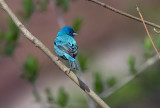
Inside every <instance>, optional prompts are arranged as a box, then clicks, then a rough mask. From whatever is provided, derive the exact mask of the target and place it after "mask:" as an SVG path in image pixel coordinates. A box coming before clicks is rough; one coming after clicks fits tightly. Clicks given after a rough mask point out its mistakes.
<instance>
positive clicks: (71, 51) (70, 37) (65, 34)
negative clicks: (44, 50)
mask: <svg viewBox="0 0 160 108" xmlns="http://www.w3.org/2000/svg"><path fill="white" fill-rule="evenodd" d="M75 35H77V33H76V32H74V30H73V29H72V28H71V27H69V26H65V27H64V28H62V29H61V30H60V31H59V32H58V34H57V37H56V38H55V41H54V50H55V52H56V53H57V55H58V56H59V57H62V58H63V59H65V60H69V62H70V69H76V70H79V66H78V64H77V62H76V59H75V58H76V56H77V50H78V47H77V44H76V41H75V40H74V36H75Z"/></svg>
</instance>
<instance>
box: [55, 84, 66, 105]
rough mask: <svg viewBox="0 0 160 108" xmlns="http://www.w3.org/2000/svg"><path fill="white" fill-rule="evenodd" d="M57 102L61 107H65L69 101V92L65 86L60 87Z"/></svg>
mask: <svg viewBox="0 0 160 108" xmlns="http://www.w3.org/2000/svg"><path fill="white" fill-rule="evenodd" d="M57 103H58V105H60V106H61V107H65V106H66V105H67V103H68V94H67V92H66V91H65V90H64V88H63V87H60V88H59V90H58V97H57Z"/></svg>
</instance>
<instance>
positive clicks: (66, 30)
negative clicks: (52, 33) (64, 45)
mask: <svg viewBox="0 0 160 108" xmlns="http://www.w3.org/2000/svg"><path fill="white" fill-rule="evenodd" d="M64 34H66V35H69V36H71V37H73V38H74V36H75V35H77V33H76V32H74V30H73V29H72V28H71V27H69V26H65V27H63V28H62V29H61V30H60V31H59V32H58V35H64Z"/></svg>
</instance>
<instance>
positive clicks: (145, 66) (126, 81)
mask: <svg viewBox="0 0 160 108" xmlns="http://www.w3.org/2000/svg"><path fill="white" fill-rule="evenodd" d="M158 60H159V58H158V56H157V55H156V56H154V57H152V58H150V59H148V60H147V61H146V62H145V63H144V64H143V65H141V67H139V68H138V69H137V72H136V74H135V75H131V76H129V77H128V78H126V79H124V80H123V81H122V82H120V83H119V84H118V85H117V86H115V87H113V88H111V89H109V90H107V91H106V92H103V93H102V94H100V97H102V98H107V97H109V96H111V95H112V94H113V93H115V92H116V91H118V90H119V89H121V88H122V87H124V86H125V85H126V84H128V83H129V82H130V81H132V80H133V79H135V78H136V77H137V76H138V75H139V74H141V73H142V72H144V71H145V70H146V69H147V67H149V66H151V65H153V64H154V63H156V62H157V61H158Z"/></svg>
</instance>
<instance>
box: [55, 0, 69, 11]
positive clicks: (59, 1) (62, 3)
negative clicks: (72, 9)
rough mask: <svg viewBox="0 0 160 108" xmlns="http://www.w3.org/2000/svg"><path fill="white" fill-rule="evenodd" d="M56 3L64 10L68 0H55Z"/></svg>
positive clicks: (66, 9) (67, 7) (66, 8)
mask: <svg viewBox="0 0 160 108" xmlns="http://www.w3.org/2000/svg"><path fill="white" fill-rule="evenodd" d="M56 5H57V6H58V7H61V8H62V9H63V11H64V12H66V11H68V9H69V0H56Z"/></svg>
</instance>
